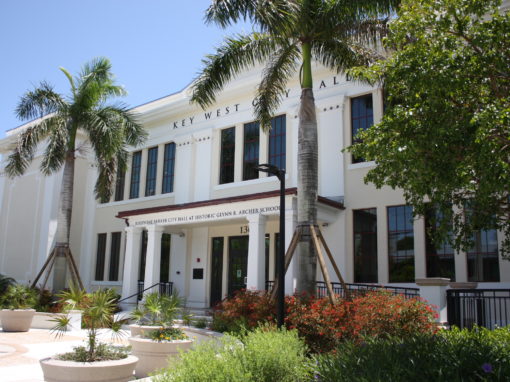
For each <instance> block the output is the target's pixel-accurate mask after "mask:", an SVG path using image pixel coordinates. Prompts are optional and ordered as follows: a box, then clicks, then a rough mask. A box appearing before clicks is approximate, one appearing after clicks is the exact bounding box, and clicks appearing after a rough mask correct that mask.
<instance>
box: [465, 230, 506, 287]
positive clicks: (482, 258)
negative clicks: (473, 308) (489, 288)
mask: <svg viewBox="0 0 510 382" xmlns="http://www.w3.org/2000/svg"><path fill="white" fill-rule="evenodd" d="M473 240H474V246H473V248H471V249H470V250H469V251H468V253H467V265H468V280H469V281H480V282H484V281H499V260H498V237H497V233H496V230H495V229H484V230H479V231H477V232H475V233H474V235H473Z"/></svg>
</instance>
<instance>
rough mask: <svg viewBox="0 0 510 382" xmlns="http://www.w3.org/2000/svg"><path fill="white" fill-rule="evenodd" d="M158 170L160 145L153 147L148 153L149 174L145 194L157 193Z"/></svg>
mask: <svg viewBox="0 0 510 382" xmlns="http://www.w3.org/2000/svg"><path fill="white" fill-rule="evenodd" d="M157 171H158V147H157V146H156V147H152V148H150V149H149V151H148V153H147V176H146V177H145V196H152V195H155V194H156V176H157Z"/></svg>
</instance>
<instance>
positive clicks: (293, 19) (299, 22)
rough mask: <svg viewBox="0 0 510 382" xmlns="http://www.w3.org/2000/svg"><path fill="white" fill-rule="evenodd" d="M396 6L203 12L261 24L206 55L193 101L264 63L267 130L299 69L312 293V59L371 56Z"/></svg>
mask: <svg viewBox="0 0 510 382" xmlns="http://www.w3.org/2000/svg"><path fill="white" fill-rule="evenodd" d="M397 4H398V0H356V1H346V0H213V2H212V4H211V5H210V7H209V8H208V10H207V11H206V21H207V22H209V23H211V22H214V23H217V24H219V25H220V26H221V27H223V28H226V27H228V26H229V25H231V24H233V23H236V22H238V21H240V20H249V21H251V22H252V23H253V25H254V27H255V28H258V30H256V31H253V32H252V33H250V34H245V35H241V34H238V35H235V36H232V37H229V38H226V39H225V41H224V43H223V44H222V45H221V46H220V47H219V48H218V49H217V51H216V53H214V54H212V55H208V56H206V58H205V59H204V61H203V62H204V67H203V69H202V72H201V73H200V74H199V76H198V78H197V80H196V81H195V83H194V84H193V95H192V102H196V103H198V104H199V105H201V106H202V107H207V106H209V105H211V104H212V103H213V102H214V100H215V97H216V95H217V93H218V92H220V91H221V90H222V88H223V87H224V86H225V84H226V83H227V82H228V81H230V80H231V79H232V78H233V77H235V76H236V75H237V74H239V73H240V72H241V71H243V70H246V69H247V68H250V67H253V66H255V65H257V64H258V63H262V64H265V67H264V70H263V76H262V80H261V82H260V84H259V86H258V89H257V94H256V99H255V109H254V111H255V116H256V118H257V119H258V120H259V121H260V123H261V126H262V128H264V129H268V128H270V120H271V118H272V116H273V115H274V113H275V111H276V109H277V107H278V105H279V103H280V101H281V100H282V98H283V95H284V91H285V90H286V84H287V82H288V81H289V79H290V77H291V76H292V75H294V74H295V73H296V72H297V71H298V70H299V74H300V81H301V104H300V110H299V132H298V227H297V229H298V230H299V232H300V234H301V236H300V237H301V239H300V243H299V246H298V248H299V260H298V268H299V274H298V283H297V291H298V292H308V293H310V294H314V293H315V277H316V268H317V265H316V254H315V250H314V248H313V242H312V240H311V236H310V229H309V227H310V225H316V224H317V189H318V180H317V167H318V165H317V158H318V147H317V120H316V115H315V102H314V97H313V90H312V87H313V78H312V60H315V61H317V62H319V63H321V64H322V65H324V66H325V67H327V68H330V69H332V70H335V71H338V72H341V71H345V70H346V69H348V68H350V67H352V66H355V65H363V64H367V63H369V62H371V61H372V60H373V59H375V58H376V57H377V54H376V53H375V51H374V50H373V49H370V48H368V47H369V46H371V47H375V46H377V41H378V39H380V37H381V36H382V34H383V33H384V32H385V31H386V23H387V21H388V18H389V15H391V14H392V12H393V11H394V9H395V7H396V6H397Z"/></svg>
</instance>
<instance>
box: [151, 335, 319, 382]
mask: <svg viewBox="0 0 510 382" xmlns="http://www.w3.org/2000/svg"><path fill="white" fill-rule="evenodd" d="M305 352H306V348H305V345H304V344H303V342H302V341H301V340H300V339H299V338H298V336H297V333H296V332H291V331H287V330H281V331H280V330H275V329H271V328H268V327H263V328H259V329H256V330H255V331H253V332H248V333H246V334H244V335H242V336H240V337H239V338H236V337H232V336H229V335H226V336H224V337H223V338H222V339H221V340H220V341H219V342H214V341H206V342H202V343H200V344H198V345H197V346H196V347H195V348H194V349H193V350H191V351H189V352H187V353H183V354H181V359H180V360H179V361H174V362H173V363H172V364H171V366H170V367H168V368H167V369H164V372H163V374H161V375H158V376H157V377H156V378H155V381H156V382H188V381H193V382H226V381H231V382H237V381H243V382H273V381H279V382H299V381H306V380H309V378H310V375H311V373H310V371H311V368H310V367H309V361H308V360H307V358H306V356H305Z"/></svg>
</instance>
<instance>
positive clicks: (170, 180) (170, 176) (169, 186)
mask: <svg viewBox="0 0 510 382" xmlns="http://www.w3.org/2000/svg"><path fill="white" fill-rule="evenodd" d="M174 168H175V143H173V142H172V143H167V144H166V145H165V155H164V158H163V186H162V189H161V193H163V194H167V193H170V192H174V174H175V173H174Z"/></svg>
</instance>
